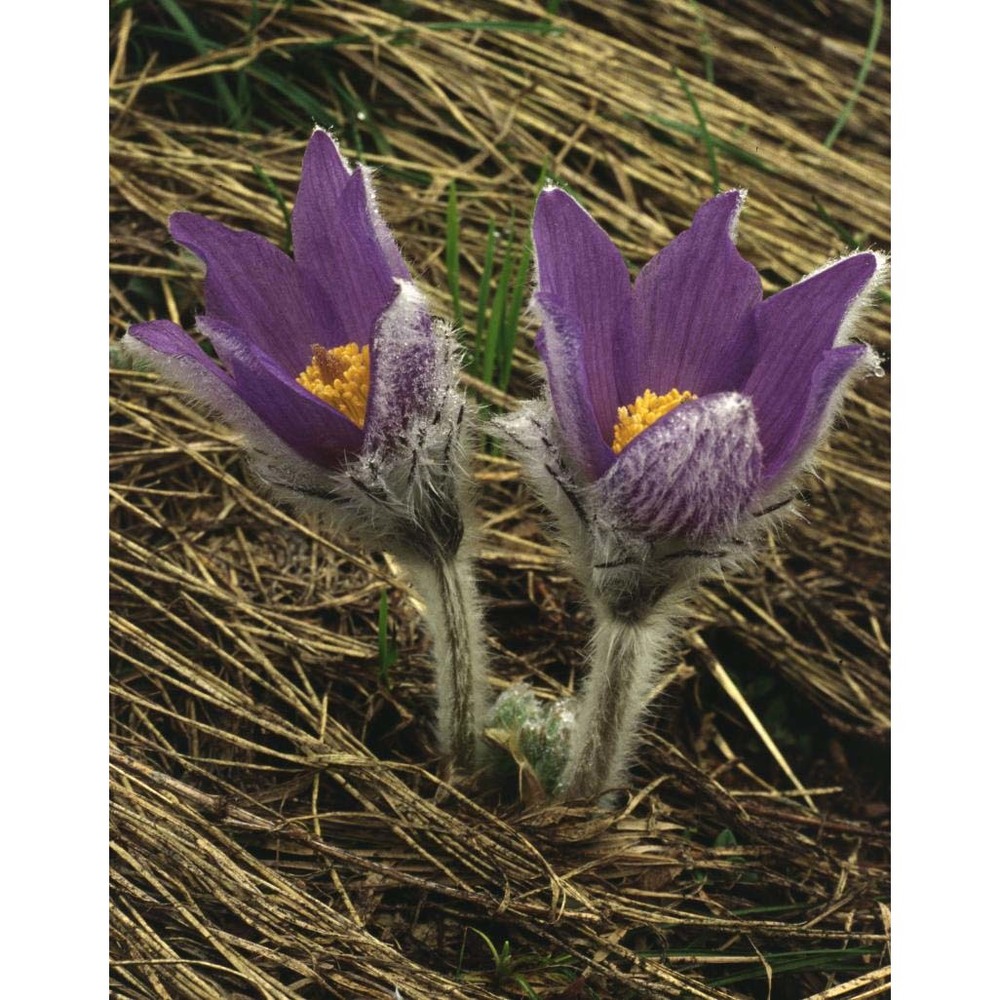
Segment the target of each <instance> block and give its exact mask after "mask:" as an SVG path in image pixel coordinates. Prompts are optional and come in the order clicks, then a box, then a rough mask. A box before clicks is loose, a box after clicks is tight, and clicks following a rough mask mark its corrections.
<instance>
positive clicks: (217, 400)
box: [122, 320, 260, 432]
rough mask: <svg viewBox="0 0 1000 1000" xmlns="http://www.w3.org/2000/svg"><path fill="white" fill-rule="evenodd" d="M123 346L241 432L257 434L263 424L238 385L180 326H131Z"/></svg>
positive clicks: (162, 322)
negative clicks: (240, 391) (243, 396)
mask: <svg viewBox="0 0 1000 1000" xmlns="http://www.w3.org/2000/svg"><path fill="white" fill-rule="evenodd" d="M122 346H123V347H125V349H126V350H127V351H128V352H129V353H130V354H132V355H134V356H136V357H138V358H140V359H141V360H143V361H145V362H147V363H148V364H149V365H151V366H152V367H153V368H154V369H155V370H156V371H158V372H159V373H160V374H161V375H162V376H163V377H164V378H166V379H167V380H168V381H170V382H172V383H173V384H174V385H176V386H178V387H179V388H180V389H182V390H183V391H184V392H187V393H189V394H190V395H191V396H192V397H194V399H195V400H197V401H198V402H199V403H200V404H201V405H202V406H203V407H205V408H207V409H208V410H210V411H211V412H213V413H214V414H217V415H218V416H220V417H221V418H222V419H223V420H224V421H225V422H226V423H228V424H229V426H230V427H231V428H232V429H233V430H235V431H238V432H244V431H251V432H256V431H257V430H258V428H259V427H260V422H259V420H258V418H257V416H256V415H255V414H254V412H253V410H252V409H251V408H250V406H249V405H248V404H247V402H246V401H245V400H244V399H243V398H242V396H241V395H240V393H239V391H238V389H237V388H236V383H235V381H234V380H233V378H232V377H231V376H230V375H229V373H228V372H226V371H223V369H222V368H220V367H219V366H218V365H217V364H216V363H215V362H214V361H212V359H211V358H209V356H208V355H207V354H206V353H205V352H204V351H203V350H202V349H201V348H200V347H199V346H198V345H197V344H196V343H195V342H194V340H192V339H191V337H190V336H189V335H188V334H187V333H186V332H185V331H184V330H182V329H181V328H180V327H179V326H177V325H176V324H174V323H171V322H170V321H169V320H155V321H154V322H152V323H140V324H138V325H136V326H133V327H130V328H129V330H128V332H127V333H126V334H125V336H124V337H123V338H122Z"/></svg>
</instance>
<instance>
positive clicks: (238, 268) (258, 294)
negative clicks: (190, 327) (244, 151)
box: [170, 212, 320, 373]
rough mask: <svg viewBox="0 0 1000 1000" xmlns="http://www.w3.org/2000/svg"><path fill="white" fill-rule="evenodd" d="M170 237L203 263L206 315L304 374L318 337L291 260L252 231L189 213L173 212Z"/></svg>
mask: <svg viewBox="0 0 1000 1000" xmlns="http://www.w3.org/2000/svg"><path fill="white" fill-rule="evenodd" d="M170 233H171V235H172V236H173V237H174V239H175V240H177V242H178V243H181V244H183V245H184V246H186V247H187V248H188V249H189V250H191V251H192V252H193V253H195V254H197V255H198V256H199V257H200V258H201V259H202V260H203V261H204V262H205V267H206V274H205V308H206V312H207V313H208V314H209V315H210V316H212V317H214V318H217V319H219V320H221V321H222V322H223V323H226V324H229V325H230V326H233V327H236V328H237V329H239V330H242V331H243V332H244V334H245V336H246V337H247V338H248V339H249V340H250V341H251V342H252V343H253V344H255V345H256V346H257V347H258V348H260V350H262V351H264V352H265V353H266V354H268V355H270V356H271V357H272V358H274V359H275V360H276V361H277V362H278V364H280V365H281V366H282V367H283V368H285V369H286V370H287V371H290V372H295V373H298V372H300V371H302V369H303V368H305V366H306V365H307V364H308V363H309V358H310V357H311V356H312V351H311V345H312V344H314V343H316V342H317V341H318V340H319V339H320V338H319V330H318V328H317V326H316V323H315V320H314V318H313V316H312V314H311V313H310V311H309V308H308V306H307V304H306V301H305V297H304V295H303V291H302V285H301V281H300V278H299V274H298V272H297V271H296V268H295V264H294V263H293V262H292V261H291V259H290V258H289V257H287V256H286V255H285V254H283V253H282V252H281V251H280V250H279V249H278V248H277V247H276V246H274V245H272V244H271V243H268V242H267V240H265V239H264V238H263V237H261V236H258V235H257V234H256V233H247V232H242V231H239V230H235V229H230V228H229V227H228V226H224V225H222V223H221V222H215V221H214V220H213V219H206V218H205V217H204V216H201V215H194V214H193V213H191V212H176V213H175V214H173V215H172V216H171V217H170Z"/></svg>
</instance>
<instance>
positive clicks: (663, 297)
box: [627, 191, 761, 402]
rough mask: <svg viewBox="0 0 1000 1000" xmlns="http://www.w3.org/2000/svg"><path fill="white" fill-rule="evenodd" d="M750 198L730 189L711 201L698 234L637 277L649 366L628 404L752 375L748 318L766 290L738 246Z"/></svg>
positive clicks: (689, 234)
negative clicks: (646, 396) (740, 222)
mask: <svg viewBox="0 0 1000 1000" xmlns="http://www.w3.org/2000/svg"><path fill="white" fill-rule="evenodd" d="M745 196H746V192H744V191H727V192H726V193H725V194H720V195H719V196H718V197H716V198H713V199H712V200H711V201H707V202H705V204H704V205H702V206H701V208H700V209H698V211H697V212H696V213H695V217H694V220H693V221H692V223H691V228H690V229H688V230H687V231H686V232H683V233H681V234H680V235H679V236H677V237H676V238H675V239H674V240H673V241H672V242H670V243H669V244H668V245H667V246H666V247H664V249H663V250H661V251H660V252H659V253H658V254H657V255H656V256H655V257H654V258H653V259H652V260H651V261H650V262H649V263H648V264H647V265H646V266H645V267H644V268H643V269H642V271H641V272H640V273H639V276H638V278H636V283H635V324H636V330H637V336H638V340H639V344H640V352H641V356H642V357H643V358H644V359H646V362H647V363H646V365H645V366H644V367H643V368H642V369H641V370H640V372H639V375H640V378H639V380H638V381H637V382H635V383H633V385H632V386H630V387H629V395H628V397H627V400H628V401H629V402H631V401H632V399H634V398H635V397H636V396H639V395H641V394H642V392H643V391H644V390H646V389H652V390H653V392H656V393H666V392H669V391H670V390H671V389H678V390H680V391H682V392H683V391H684V390H687V391H690V392H694V393H696V394H697V395H699V396H703V395H708V394H709V393H713V392H719V391H721V390H725V389H732V388H734V387H736V386H739V385H742V383H743V381H744V380H745V379H746V377H747V375H749V373H750V370H751V368H752V366H753V360H754V356H753V350H754V347H753V341H752V338H750V337H749V334H751V333H752V329H751V328H750V327H749V325H748V324H747V323H746V322H745V318H746V316H747V314H748V313H749V312H750V310H751V309H752V308H753V307H754V306H755V305H756V304H757V303H758V302H760V299H761V284H760V277H759V275H758V274H757V271H756V269H755V268H754V266H753V265H752V264H750V263H749V262H748V261H746V260H744V259H743V257H741V256H740V253H739V251H738V250H737V249H736V245H735V243H734V240H735V236H736V226H737V222H738V219H739V213H740V209H741V208H742V206H743V200H744V198H745ZM654 359H655V362H654Z"/></svg>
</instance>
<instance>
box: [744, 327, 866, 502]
mask: <svg viewBox="0 0 1000 1000" xmlns="http://www.w3.org/2000/svg"><path fill="white" fill-rule="evenodd" d="M870 359H871V350H870V348H868V347H867V346H866V345H865V344H848V345H847V346H846V347H835V348H834V349H833V350H832V351H826V352H825V353H824V354H823V357H822V358H820V362H819V364H818V365H817V366H816V367H815V369H813V373H812V376H811V377H810V379H809V394H808V397H807V399H806V402H805V406H804V407H803V409H802V411H801V419H800V420H799V424H798V427H796V428H795V430H794V431H792V432H791V433H790V434H788V435H787V437H786V438H785V439H783V440H781V441H776V440H773V439H772V440H770V450H768V449H767V448H765V456H766V458H765V462H764V485H765V487H768V488H769V487H770V486H771V485H772V484H773V483H776V482H778V481H780V480H782V479H784V478H786V476H787V474H788V473H792V474H794V472H796V471H797V470H798V469H799V467H800V466H801V465H803V464H804V463H805V462H807V461H808V460H809V456H810V454H811V453H812V451H813V450H814V449H815V448H816V446H817V445H818V444H819V443H820V441H821V440H822V438H823V436H824V435H825V433H826V431H827V429H828V427H829V425H830V423H831V421H832V420H833V416H834V414H835V413H836V412H837V404H838V402H839V400H840V397H841V396H842V395H843V393H844V390H845V389H846V387H847V385H848V384H849V383H850V381H851V376H852V375H856V374H857V373H858V372H860V371H861V370H862V369H863V368H864V367H865V366H866V364H867V363H868V362H869V361H870ZM762 436H763V435H762Z"/></svg>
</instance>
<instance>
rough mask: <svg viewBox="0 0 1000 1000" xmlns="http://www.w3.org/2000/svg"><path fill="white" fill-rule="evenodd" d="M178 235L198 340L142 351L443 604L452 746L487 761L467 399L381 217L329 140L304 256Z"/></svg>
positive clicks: (315, 182) (281, 490)
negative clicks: (196, 297) (201, 279)
mask: <svg viewBox="0 0 1000 1000" xmlns="http://www.w3.org/2000/svg"><path fill="white" fill-rule="evenodd" d="M169 226H170V232H171V235H172V236H173V237H174V239H175V240H177V242H178V243H180V244H182V245H183V246H185V247H187V248H188V249H189V250H191V251H192V252H193V253H194V254H196V255H197V256H198V257H200V258H201V260H202V261H203V262H204V264H205V268H206V273H205V313H204V315H202V316H199V317H198V318H197V320H196V326H197V329H198V330H199V331H200V332H201V333H202V334H204V336H205V337H207V339H208V340H209V341H210V343H211V345H212V347H213V348H214V351H215V354H216V356H217V359H218V360H215V359H213V358H212V357H210V356H209V355H208V354H207V353H206V352H205V351H204V350H203V349H202V348H201V347H200V346H199V345H198V344H197V343H196V342H195V341H194V340H193V339H192V338H191V337H190V336H189V335H188V334H187V333H186V332H185V331H184V330H183V329H181V328H180V327H179V326H177V325H176V324H174V323H171V322H169V321H167V320H156V321H153V322H150V323H142V324H139V325H137V326H133V327H132V328H131V329H130V330H129V332H128V334H127V336H126V338H125V342H126V345H127V346H128V347H129V348H130V349H131V350H132V351H133V352H134V353H137V354H139V355H140V356H142V357H143V358H144V359H146V360H147V361H149V362H150V363H151V364H152V365H153V367H155V368H156V369H158V370H159V371H160V372H161V373H163V374H164V375H165V376H167V377H168V378H170V379H172V380H173V381H174V382H175V383H177V384H178V385H179V386H181V387H182V388H183V389H185V390H187V391H188V392H189V393H190V394H191V395H193V396H194V397H196V398H197V399H198V400H200V401H201V402H202V403H203V404H204V405H205V406H206V407H208V408H210V409H211V410H213V411H214V412H216V413H217V414H218V415H219V416H220V417H221V418H222V419H223V420H225V421H226V422H227V423H228V424H229V425H230V426H231V427H232V428H233V429H234V430H236V431H237V432H239V433H240V434H241V436H242V438H243V442H244V444H245V446H246V449H247V454H248V457H249V459H250V462H251V465H252V467H253V469H254V471H255V472H256V473H257V475H258V476H259V477H260V479H261V480H262V481H263V482H264V484H265V485H266V486H267V487H269V488H270V489H271V490H272V491H273V492H275V493H277V495H278V496H279V497H281V498H283V499H285V500H288V501H291V502H293V503H294V504H296V505H298V506H300V507H304V508H311V509H314V510H318V511H319V512H320V513H322V514H324V515H327V516H329V517H332V518H333V519H334V520H335V521H336V522H337V523H338V525H339V526H340V527H341V529H343V530H346V531H348V532H350V533H351V534H353V535H354V536H355V537H357V538H359V539H360V540H361V541H363V542H364V543H366V544H368V545H370V546H372V547H376V548H380V549H388V550H391V551H394V552H395V553H396V554H397V555H399V556H400V557H401V558H402V559H403V560H404V561H405V562H406V563H407V564H408V566H409V567H410V569H411V570H412V571H413V573H414V574H415V576H416V577H417V582H418V585H420V586H422V589H423V590H424V596H425V598H426V599H427V603H428V606H429V622H430V624H431V630H432V633H433V634H434V638H435V649H436V655H437V659H438V666H439V678H438V684H439V695H440V697H441V708H440V711H439V725H440V728H441V738H442V742H443V744H444V747H445V750H446V751H447V752H449V753H453V754H454V755H455V756H456V757H457V758H458V759H459V762H460V763H463V764H468V763H470V762H471V760H472V758H473V755H474V749H475V742H476V735H475V734H476V732H477V731H478V727H479V724H480V716H481V714H482V712H483V711H484V708H485V689H484V683H485V679H484V675H483V670H484V658H483V653H482V642H481V636H480V623H479V612H478V607H477V604H476V600H475V595H474V591H473V585H472V583H471V577H470V572H471V569H470V557H469V554H468V552H467V534H468V533H467V531H466V524H467V519H468V516H469V512H470V504H469V499H468V476H467V475H466V472H465V469H464V466H463V461H464V439H465V421H464V413H465V407H464V403H465V401H464V396H463V394H462V393H461V392H460V391H459V390H458V388H457V384H458V383H457V376H458V371H457V360H456V350H455V345H454V342H453V339H452V337H451V335H450V333H449V332H448V330H447V329H446V328H445V327H444V325H443V324H442V323H440V322H438V321H436V320H434V319H433V318H432V317H431V315H430V313H429V311H428V309H427V306H426V304H425V302H424V299H423V296H422V295H421V294H420V292H419V291H418V290H417V288H416V286H415V285H414V284H413V283H412V281H411V280H410V273H409V270H408V269H407V266H406V263H405V261H404V260H403V257H402V255H401V253H400V251H399V248H398V247H397V245H396V244H395V242H394V241H393V239H392V236H391V235H390V233H389V231H388V228H387V227H386V225H385V222H384V221H383V220H382V218H381V216H380V214H379V212H378V209H377V207H376V203H375V196H374V190H373V185H372V180H371V176H370V173H369V172H368V171H367V169H366V168H363V167H357V168H355V169H351V168H350V167H349V165H348V164H347V163H346V162H345V160H344V159H343V157H342V156H341V154H340V151H339V149H338V148H337V145H336V143H335V141H334V140H333V139H332V137H331V136H330V135H329V134H327V133H326V132H324V131H322V130H319V129H317V130H316V131H315V132H314V133H313V136H312V138H311V139H310V141H309V144H308V146H307V148H306V152H305V158H304V161H303V164H302V180H301V183H300V186H299V190H298V195H297V197H296V200H295V205H294V209H293V212H292V242H293V247H294V259H293V258H291V257H289V256H288V255H286V254H285V253H283V252H282V251H281V250H279V249H278V248H277V247H275V246H273V245H272V244H271V243H269V242H268V241H267V240H265V239H263V238H262V237H260V236H258V235H256V234H254V233H249V232H240V231H236V230H233V229H230V228H228V227H227V226H224V225H222V224H221V223H219V222H215V221H213V220H211V219H208V218H205V217H203V216H199V215H194V214H191V213H187V212H180V213H176V214H175V215H173V216H171V218H170V222H169Z"/></svg>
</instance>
